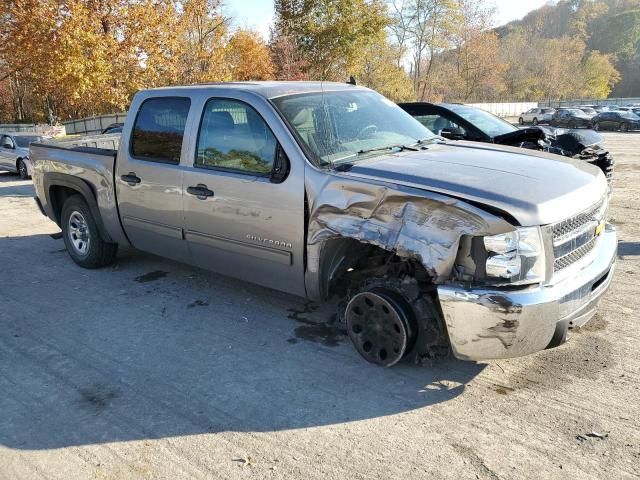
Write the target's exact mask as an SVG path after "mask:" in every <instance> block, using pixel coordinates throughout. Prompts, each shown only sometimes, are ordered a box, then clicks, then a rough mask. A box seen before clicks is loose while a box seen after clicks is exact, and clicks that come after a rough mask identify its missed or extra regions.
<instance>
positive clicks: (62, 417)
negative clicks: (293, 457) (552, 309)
mask: <svg viewBox="0 0 640 480" xmlns="http://www.w3.org/2000/svg"><path fill="white" fill-rule="evenodd" d="M62 247H63V245H62V243H61V242H60V241H56V240H53V239H51V238H50V237H49V236H48V235H35V236H31V237H19V238H11V237H8V238H0V261H1V262H2V264H3V270H4V273H5V274H6V275H7V277H6V278H14V279H17V280H19V281H16V282H13V283H10V284H9V286H8V287H7V288H3V289H2V290H0V302H2V304H3V308H2V309H1V310H0V329H1V331H2V332H3V333H2V335H0V359H1V361H0V412H2V419H1V420H0V444H2V445H4V446H6V447H10V448H15V449H36V450H37V449H51V448H62V447H67V446H74V445H87V444H96V443H105V442H117V441H129V440H141V439H155V438H167V437H177V436H184V435H197V434H206V433H215V432H224V431H232V432H271V431H281V430H289V429H299V428H309V427H316V426H324V425H335V424H341V423H345V422H353V421H358V420H366V419H372V418H377V417H382V416H387V415H395V414H400V413H403V412H407V411H411V410H417V409H423V410H424V412H425V414H426V415H428V414H429V413H430V408H429V407H430V406H433V405H435V404H439V403H443V402H447V401H450V400H452V399H453V398H455V397H456V396H458V395H460V394H462V393H463V392H464V389H465V386H466V385H467V384H468V383H469V382H470V381H471V380H472V379H473V378H474V377H475V376H477V375H478V374H479V373H480V372H481V371H482V370H483V369H484V365H482V364H476V363H470V362H469V363H465V362H458V361H455V360H442V361H440V362H438V363H437V364H435V365H432V366H425V367H418V366H414V365H399V366H396V367H394V368H392V369H382V368H378V367H375V366H372V365H370V364H367V363H366V362H364V361H363V360H362V359H360V357H359V356H358V355H357V353H355V351H354V350H353V348H352V347H351V345H350V344H349V342H348V339H346V338H345V337H344V335H342V333H341V332H340V331H339V329H337V330H336V329H335V325H334V324H333V320H332V317H331V314H330V309H328V308H325V307H324V306H319V307H318V308H315V306H311V305H310V304H309V303H308V302H306V301H304V300H303V299H299V298H297V297H292V296H289V295H285V294H282V293H279V292H275V291H272V290H268V289H264V288H261V287H256V286H252V285H249V284H246V283H243V282H238V281H235V280H232V279H229V278H225V277H221V276H219V275H215V274H212V273H208V272H205V271H202V270H198V269H195V268H190V267H188V266H184V265H181V264H178V263H174V262H171V261H167V260H163V259H160V258H158V257H154V256H151V255H146V254H143V253H140V252H135V251H132V250H130V251H123V252H122V254H121V255H120V257H121V261H120V262H119V263H118V264H116V265H115V266H113V267H108V268H105V269H102V270H99V271H89V270H83V269H80V268H78V267H76V266H75V265H74V264H73V263H72V262H71V260H70V259H69V258H68V256H67V254H66V253H65V251H64V250H63V248H62ZM16 248H25V249H28V250H29V251H30V252H32V259H31V261H30V264H29V268H25V267H24V263H23V262H22V261H21V258H22V257H20V256H17V255H15V254H13V253H11V254H9V253H8V252H15V249H16ZM24 285H28V286H29V294H28V295H24V288H23V287H24ZM314 324H317V325H320V326H321V327H319V330H320V331H323V329H325V328H326V329H330V330H331V329H333V330H332V333H331V335H334V337H333V339H332V341H330V342H325V341H324V340H325V339H326V336H325V335H324V334H319V335H318V336H316V337H314V336H313V335H308V336H304V335H303V336H300V335H296V329H297V328H298V327H300V326H307V327H313V325H314ZM322 325H324V326H322Z"/></svg>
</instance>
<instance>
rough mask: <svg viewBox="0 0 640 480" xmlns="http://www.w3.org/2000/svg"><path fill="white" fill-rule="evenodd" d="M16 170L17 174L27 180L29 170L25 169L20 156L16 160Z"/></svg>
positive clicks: (25, 166)
mask: <svg viewBox="0 0 640 480" xmlns="http://www.w3.org/2000/svg"><path fill="white" fill-rule="evenodd" d="M16 170H17V171H18V175H20V178H21V179H23V180H27V179H28V178H29V172H28V170H27V165H26V164H25V163H24V160H22V159H21V158H19V159H18V161H17V162H16Z"/></svg>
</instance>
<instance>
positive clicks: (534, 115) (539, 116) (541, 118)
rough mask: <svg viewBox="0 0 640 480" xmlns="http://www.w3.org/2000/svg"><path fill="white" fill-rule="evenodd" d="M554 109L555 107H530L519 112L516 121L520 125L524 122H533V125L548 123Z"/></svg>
mask: <svg viewBox="0 0 640 480" xmlns="http://www.w3.org/2000/svg"><path fill="white" fill-rule="evenodd" d="M555 111H556V109H555V108H532V109H531V110H527V111H526V112H523V113H521V114H520V118H519V119H518V123H519V124H520V125H524V124H525V123H533V124H534V125H538V124H539V123H549V122H550V121H551V117H552V116H553V114H554V112H555Z"/></svg>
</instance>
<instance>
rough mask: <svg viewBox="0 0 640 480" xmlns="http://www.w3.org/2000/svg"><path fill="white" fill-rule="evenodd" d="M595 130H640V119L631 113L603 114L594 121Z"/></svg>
mask: <svg viewBox="0 0 640 480" xmlns="http://www.w3.org/2000/svg"><path fill="white" fill-rule="evenodd" d="M593 129H594V130H620V131H621V132H628V131H629V130H639V129H640V117H639V116H638V115H636V114H635V113H633V112H630V111H627V112H625V111H615V112H602V113H599V114H598V115H597V116H596V117H594V119H593Z"/></svg>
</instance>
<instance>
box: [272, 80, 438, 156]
mask: <svg viewBox="0 0 640 480" xmlns="http://www.w3.org/2000/svg"><path fill="white" fill-rule="evenodd" d="M273 103H274V104H275V106H276V108H277V109H278V110H279V111H280V112H281V113H282V115H283V116H284V117H285V118H286V119H287V120H288V122H289V124H290V125H291V126H292V127H293V129H294V130H295V132H296V133H297V135H298V137H299V138H300V139H301V140H302V141H303V142H304V143H305V145H306V146H307V147H308V150H309V151H310V152H311V153H312V154H313V156H314V157H315V160H316V161H317V162H318V163H319V164H320V165H328V164H335V163H339V162H340V161H343V160H348V161H349V162H351V161H354V160H360V159H363V158H368V157H370V156H372V155H381V154H384V153H388V152H389V151H392V150H393V149H394V148H395V149H402V148H403V147H405V146H412V145H417V144H419V143H421V142H422V141H427V140H430V139H439V138H440V137H438V136H436V135H434V134H433V132H431V131H430V130H428V129H427V128H426V127H424V126H423V125H422V124H421V123H420V122H418V121H417V120H415V119H414V118H413V117H412V116H411V115H409V114H408V113H406V112H405V111H404V110H402V109H401V108H400V107H398V106H397V105H396V104H395V103H393V102H392V101H390V100H388V99H386V98H385V97H383V96H382V95H380V94H378V93H376V92H372V91H367V90H356V91H332V92H324V93H302V94H295V95H287V96H284V97H279V98H274V99H273Z"/></svg>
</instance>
